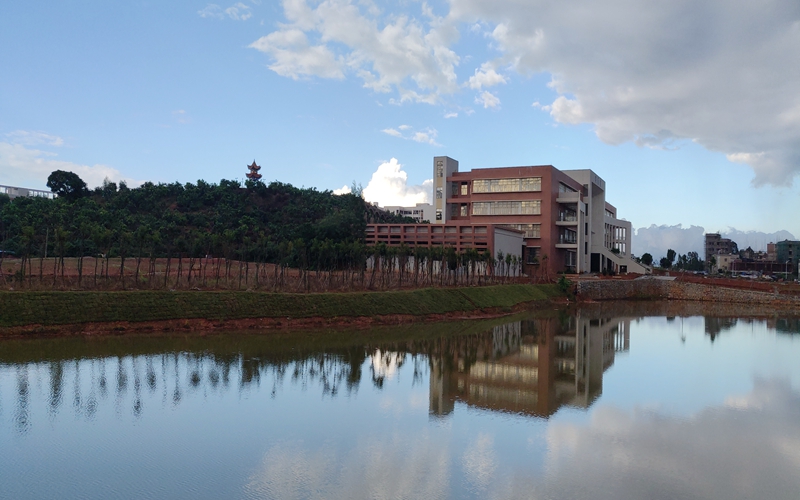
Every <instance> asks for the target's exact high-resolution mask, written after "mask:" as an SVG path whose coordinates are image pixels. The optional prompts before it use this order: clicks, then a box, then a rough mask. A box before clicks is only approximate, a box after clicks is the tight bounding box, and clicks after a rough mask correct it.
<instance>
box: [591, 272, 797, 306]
mask: <svg viewBox="0 0 800 500" xmlns="http://www.w3.org/2000/svg"><path fill="white" fill-rule="evenodd" d="M578 297H579V298H580V299H589V300H624V299H656V300H658V299H661V300H664V299H666V300H691V301H702V302H732V303H746V304H779V303H780V304H792V305H796V306H798V307H800V298H797V297H792V296H787V295H778V294H777V293H768V292H757V291H753V290H738V289H735V288H724V287H720V286H711V285H701V284H698V283H686V282H682V281H675V280H660V279H654V278H651V279H638V280H597V281H580V282H579V283H578Z"/></svg>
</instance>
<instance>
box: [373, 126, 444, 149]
mask: <svg viewBox="0 0 800 500" xmlns="http://www.w3.org/2000/svg"><path fill="white" fill-rule="evenodd" d="M398 129H399V130H398ZM401 131H402V132H401ZM381 132H383V133H384V134H387V135H391V136H392V137H397V138H399V139H407V140H411V141H415V142H419V143H422V144H430V145H431V146H441V144H439V143H438V142H436V136H438V135H439V131H437V130H436V129H435V128H431V127H428V128H426V129H424V130H418V131H416V132H414V127H412V126H410V125H400V126H399V127H397V128H396V129H395V128H385V129H383V130H381ZM404 132H405V133H404Z"/></svg>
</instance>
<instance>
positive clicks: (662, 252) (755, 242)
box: [631, 224, 795, 260]
mask: <svg viewBox="0 0 800 500" xmlns="http://www.w3.org/2000/svg"><path fill="white" fill-rule="evenodd" d="M707 232H719V233H720V234H721V235H722V237H723V238H730V239H732V240H733V241H735V242H736V244H737V245H738V246H739V249H740V250H744V249H745V248H747V247H750V248H752V249H753V250H756V251H759V250H762V251H766V250H767V243H775V242H778V241H783V240H787V239H788V240H794V239H795V237H794V235H793V234H792V233H790V232H789V231H776V232H774V233H765V232H762V231H740V230H738V229H736V228H733V227H728V228H727V229H725V230H723V229H720V230H719V231H713V230H709V231H706V229H705V228H703V227H702V226H689V227H683V225H681V224H676V225H674V226H667V225H661V226H657V225H655V224H652V225H650V226H649V227H640V228H639V229H637V230H635V231H634V233H633V234H632V235H631V246H632V247H633V249H632V251H633V254H634V255H636V256H637V257H641V256H642V255H643V254H645V253H649V254H650V255H652V256H653V257H654V258H655V259H656V260H658V259H660V258H661V257H664V256H666V255H667V250H668V249H670V248H671V249H673V250H675V251H676V252H677V253H678V254H686V253H688V252H697V253H698V254H699V255H700V258H701V259H704V258H705V234H706V233H707Z"/></svg>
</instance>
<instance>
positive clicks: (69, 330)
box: [0, 299, 575, 340]
mask: <svg viewBox="0 0 800 500" xmlns="http://www.w3.org/2000/svg"><path fill="white" fill-rule="evenodd" d="M574 304H575V302H569V301H567V300H563V301H562V300H557V299H553V300H548V301H531V302H522V303H519V304H516V305H514V306H511V307H495V308H485V309H476V310H474V311H453V312H449V313H440V314H427V315H424V316H420V315H412V314H387V315H378V316H335V317H324V316H312V317H303V318H291V317H288V318H242V319H230V320H209V319H204V318H191V319H173V320H159V321H109V322H92V323H73V324H65V325H40V324H32V325H25V326H18V327H10V328H5V329H3V330H2V333H0V340H1V339H19V338H31V337H72V336H100V335H102V336H114V335H127V334H147V333H167V334H172V333H192V334H198V335H204V334H209V333H217V332H223V331H249V330H261V331H269V332H278V331H280V332H286V331H291V330H300V329H316V328H337V329H339V328H344V327H347V328H349V329H355V330H363V329H367V328H371V327H374V326H390V325H407V324H414V323H435V322H445V321H468V320H486V319H495V318H502V317H504V316H511V315H514V314H517V313H520V312H522V311H530V310H536V309H546V308H555V309H562V308H566V307H568V306H570V305H574ZM536 305H541V306H543V307H541V308H535V307H532V306H536Z"/></svg>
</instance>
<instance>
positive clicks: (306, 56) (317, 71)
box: [250, 29, 344, 80]
mask: <svg viewBox="0 0 800 500" xmlns="http://www.w3.org/2000/svg"><path fill="white" fill-rule="evenodd" d="M250 47H252V48H254V49H257V50H260V51H261V52H266V53H268V54H270V56H272V59H273V61H274V62H273V63H272V64H270V65H269V69H271V70H272V71H274V72H275V73H277V74H279V75H281V76H286V77H289V78H292V79H294V80H297V79H300V78H303V77H308V76H312V75H313V76H319V77H323V78H334V79H341V78H344V72H343V68H344V62H343V61H342V60H341V58H337V57H336V55H335V54H334V53H333V51H331V50H330V49H329V48H328V47H327V46H326V45H324V44H320V45H312V44H311V43H309V41H308V37H307V36H306V34H305V33H304V32H303V31H301V30H299V29H283V30H281V31H276V32H274V33H270V34H269V35H267V36H263V37H261V38H259V39H258V40H256V41H255V42H253V43H252V44H251V45H250Z"/></svg>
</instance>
